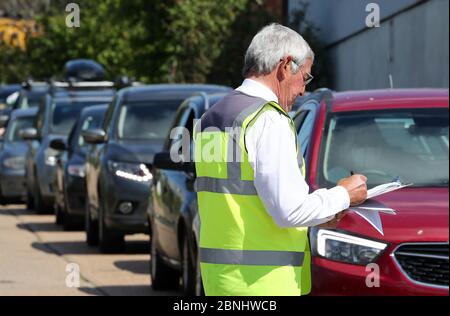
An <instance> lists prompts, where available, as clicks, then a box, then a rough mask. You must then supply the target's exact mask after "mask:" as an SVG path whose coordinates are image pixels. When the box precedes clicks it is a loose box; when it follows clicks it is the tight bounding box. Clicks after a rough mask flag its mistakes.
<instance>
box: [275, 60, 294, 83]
mask: <svg viewBox="0 0 450 316" xmlns="http://www.w3.org/2000/svg"><path fill="white" fill-rule="evenodd" d="M291 60H292V57H291V56H288V57H287V58H285V59H283V61H282V62H281V63H279V64H278V68H277V79H278V80H279V81H283V80H284V79H286V77H287V75H288V73H289V72H290V71H291Z"/></svg>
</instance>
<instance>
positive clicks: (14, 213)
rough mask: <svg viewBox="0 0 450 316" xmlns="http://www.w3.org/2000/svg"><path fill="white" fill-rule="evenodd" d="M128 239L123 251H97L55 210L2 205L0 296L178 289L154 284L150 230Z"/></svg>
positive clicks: (150, 292) (143, 292)
mask: <svg viewBox="0 0 450 316" xmlns="http://www.w3.org/2000/svg"><path fill="white" fill-rule="evenodd" d="M126 241H127V243H126V250H125V251H124V253H120V254H108V255H106V254H101V253H100V252H99V251H98V249H97V248H91V247H88V246H87V244H86V243H85V234H84V232H81V231H72V232H65V231H63V230H62V228H61V227H60V226H57V225H55V217H54V216H53V215H36V214H34V213H33V212H31V211H28V210H26V209H25V208H24V206H22V205H14V206H7V207H5V206H0V296H9V295H134V296H154V295H181V293H179V292H159V291H158V292H157V291H153V290H152V288H151V286H150V274H149V260H150V255H149V249H148V247H149V237H148V236H146V235H133V236H127V238H126ZM66 269H68V270H67V272H66ZM78 270H79V274H78V273H77V271H78ZM78 275H79V278H78ZM77 280H79V282H77ZM77 283H79V284H78V285H79V287H77Z"/></svg>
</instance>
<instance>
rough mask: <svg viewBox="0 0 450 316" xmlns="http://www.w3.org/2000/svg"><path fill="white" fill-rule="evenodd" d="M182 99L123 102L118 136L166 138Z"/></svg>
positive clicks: (133, 138) (141, 138)
mask: <svg viewBox="0 0 450 316" xmlns="http://www.w3.org/2000/svg"><path fill="white" fill-rule="evenodd" d="M181 101H182V100H148V101H136V102H129V103H126V104H123V105H122V106H121V107H120V110H119V116H118V119H117V124H116V125H117V126H116V136H117V138H118V139H128V140H151V139H155V140H164V139H166V136H167V134H168V132H169V129H170V123H171V122H172V121H173V118H174V117H175V114H176V111H177V109H178V107H179V105H180V103H181Z"/></svg>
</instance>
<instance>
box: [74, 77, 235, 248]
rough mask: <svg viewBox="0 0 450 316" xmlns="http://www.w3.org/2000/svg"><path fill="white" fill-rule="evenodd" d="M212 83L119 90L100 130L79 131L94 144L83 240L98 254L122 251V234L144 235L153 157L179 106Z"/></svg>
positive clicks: (209, 88) (212, 88)
mask: <svg viewBox="0 0 450 316" xmlns="http://www.w3.org/2000/svg"><path fill="white" fill-rule="evenodd" d="M228 89H229V88H227V87H222V86H214V85H148V86H142V87H133V88H127V89H122V90H120V91H119V92H118V93H117V95H116V97H115V99H114V100H113V102H112V103H111V105H110V107H109V108H108V110H107V112H106V115H105V120H104V122H103V126H102V128H101V129H91V130H88V131H86V132H84V133H83V135H84V137H85V140H86V141H87V142H89V143H92V144H96V145H95V146H94V147H92V149H91V151H90V152H89V154H88V156H87V158H86V185H87V207H86V212H87V213H86V236H87V243H88V244H89V245H95V244H97V243H99V245H100V249H101V251H103V252H115V251H119V250H121V249H123V246H124V235H126V234H133V233H148V232H149V227H148V218H147V214H146V209H147V203H148V196H149V190H150V184H151V180H152V177H153V176H152V173H151V171H152V168H153V167H152V164H153V157H154V154H155V153H157V152H159V151H160V150H161V148H162V146H163V143H164V140H165V138H166V135H167V134H168V131H169V128H170V125H171V123H172V121H173V119H174V117H175V113H176V111H177V109H178V107H179V105H180V104H181V102H182V101H183V100H184V99H186V98H187V97H189V96H190V95H192V94H194V93H196V92H199V91H205V92H220V91H227V90H228Z"/></svg>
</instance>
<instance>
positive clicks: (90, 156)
mask: <svg viewBox="0 0 450 316" xmlns="http://www.w3.org/2000/svg"><path fill="white" fill-rule="evenodd" d="M117 103H118V98H114V100H113V101H112V102H111V103H110V105H109V106H108V110H107V111H106V113H105V118H104V120H103V123H102V126H101V128H102V129H103V130H105V132H106V133H107V134H108V131H109V129H110V125H111V124H112V118H113V114H114V110H115V108H116V105H117ZM105 146H106V144H96V145H92V147H90V148H89V150H88V153H87V155H86V188H87V194H88V199H89V204H90V205H91V206H92V209H93V211H94V212H92V215H93V218H94V219H96V218H97V210H98V207H99V197H98V190H97V189H98V179H99V174H100V168H101V158H102V153H103V151H104V149H105Z"/></svg>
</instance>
